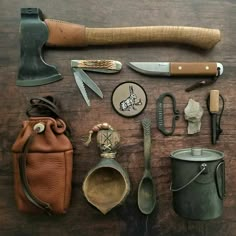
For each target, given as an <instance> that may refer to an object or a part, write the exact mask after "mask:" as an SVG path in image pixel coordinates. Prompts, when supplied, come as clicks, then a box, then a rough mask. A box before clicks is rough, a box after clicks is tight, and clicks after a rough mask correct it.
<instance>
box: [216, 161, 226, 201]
mask: <svg viewBox="0 0 236 236" xmlns="http://www.w3.org/2000/svg"><path fill="white" fill-rule="evenodd" d="M221 166H222V168H221V169H222V180H221V181H222V183H221V189H220V179H219V169H220V167H221ZM215 177H216V187H217V193H218V196H219V198H220V199H221V200H223V198H224V197H225V162H224V161H221V162H220V163H219V164H218V165H217V166H216V172H215Z"/></svg>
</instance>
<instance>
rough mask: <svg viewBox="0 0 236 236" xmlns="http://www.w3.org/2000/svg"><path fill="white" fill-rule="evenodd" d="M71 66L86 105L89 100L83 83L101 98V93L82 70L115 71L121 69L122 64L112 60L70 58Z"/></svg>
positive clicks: (88, 103)
mask: <svg viewBox="0 0 236 236" xmlns="http://www.w3.org/2000/svg"><path fill="white" fill-rule="evenodd" d="M71 68H72V71H73V74H74V77H75V82H76V84H77V86H78V88H79V89H80V92H81V94H82V96H83V98H84V100H85V102H86V104H87V105H88V106H90V100H89V97H88V94H87V91H86V89H85V86H84V85H87V86H88V87H89V88H90V89H91V90H92V91H93V92H94V93H95V94H97V95H98V96H99V97H100V98H103V93H102V91H101V89H100V88H99V87H98V86H97V84H96V83H95V82H94V81H93V80H92V79H91V78H90V77H89V76H88V75H87V74H86V73H85V72H84V71H93V72H99V73H108V74H110V73H117V72H119V71H120V70H121V68H122V64H121V63H120V62H119V61H113V60H71Z"/></svg>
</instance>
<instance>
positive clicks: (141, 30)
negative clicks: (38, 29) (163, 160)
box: [45, 19, 220, 49]
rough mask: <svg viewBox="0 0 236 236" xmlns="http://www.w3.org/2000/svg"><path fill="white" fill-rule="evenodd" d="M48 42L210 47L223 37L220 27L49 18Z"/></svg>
mask: <svg viewBox="0 0 236 236" xmlns="http://www.w3.org/2000/svg"><path fill="white" fill-rule="evenodd" d="M45 23H46V25H47V26H48V30H49V37H48V41H47V45H50V46H62V47H81V46H86V45H112V44H129V43H145V42H152V43H156V42H172V43H184V44H189V45H193V46H197V47H200V48H203V49H210V48H212V47H214V46H215V44H216V43H217V42H219V41H220V31H219V30H218V29H207V28H197V27H182V26H147V27H122V28H86V27H85V26H83V25H78V24H73V23H69V22H64V21H58V20H52V19H46V20H45Z"/></svg>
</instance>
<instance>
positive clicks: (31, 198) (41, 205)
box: [19, 128, 52, 215]
mask: <svg viewBox="0 0 236 236" xmlns="http://www.w3.org/2000/svg"><path fill="white" fill-rule="evenodd" d="M39 132H40V128H36V129H35V130H33V132H32V134H31V135H30V136H29V138H28V139H27V140H26V142H25V144H24V147H23V153H22V155H21V156H20V157H19V171H20V179H21V184H22V188H23V191H24V194H25V196H26V197H27V199H28V200H29V201H30V202H31V203H32V204H33V205H35V206H36V207H38V208H40V209H42V210H43V211H44V212H46V213H47V214H48V215H52V208H51V206H50V204H49V203H46V202H44V201H42V200H40V199H38V198H37V197H36V196H35V195H34V194H33V193H32V191H31V189H30V186H29V182H28V179H27V176H26V156H27V153H28V147H29V146H30V144H31V143H32V141H33V138H34V137H35V136H36V135H37V134H38V133H39Z"/></svg>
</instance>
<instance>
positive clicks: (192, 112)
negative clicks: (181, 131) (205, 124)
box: [184, 98, 203, 134]
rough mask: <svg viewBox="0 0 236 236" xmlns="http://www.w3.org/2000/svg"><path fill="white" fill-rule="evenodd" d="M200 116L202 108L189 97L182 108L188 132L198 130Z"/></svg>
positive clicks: (192, 132) (193, 132)
mask: <svg viewBox="0 0 236 236" xmlns="http://www.w3.org/2000/svg"><path fill="white" fill-rule="evenodd" d="M202 116H203V109H202V107H201V105H200V103H199V102H196V101H194V100H193V99H191V98H190V99H189V101H188V105H187V106H186V107H185V109H184V118H185V120H187V121H188V134H195V133H198V132H200V129H201V118H202Z"/></svg>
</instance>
